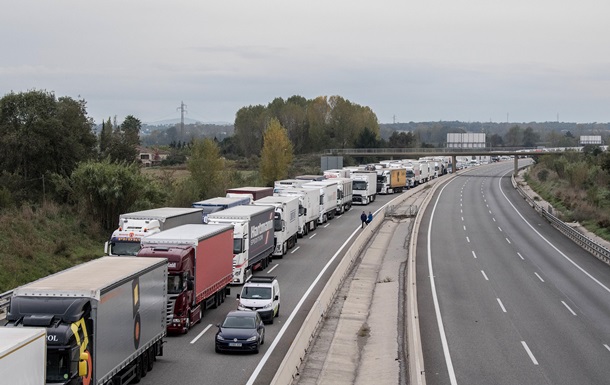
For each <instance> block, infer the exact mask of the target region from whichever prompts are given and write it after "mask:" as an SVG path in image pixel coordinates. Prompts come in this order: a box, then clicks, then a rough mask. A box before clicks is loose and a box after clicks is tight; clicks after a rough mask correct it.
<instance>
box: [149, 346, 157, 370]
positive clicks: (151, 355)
mask: <svg viewBox="0 0 610 385" xmlns="http://www.w3.org/2000/svg"><path fill="white" fill-rule="evenodd" d="M154 365H155V349H154V347H151V348H148V368H147V369H148V371H149V372H150V371H151V370H153V366H154Z"/></svg>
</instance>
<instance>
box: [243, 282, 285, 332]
mask: <svg viewBox="0 0 610 385" xmlns="http://www.w3.org/2000/svg"><path fill="white" fill-rule="evenodd" d="M237 299H238V300H239V303H238V304H237V310H254V311H256V312H258V314H259V315H260V316H261V318H262V319H263V322H265V323H270V324H272V323H273V319H274V318H275V317H277V316H279V315H280V284H279V283H278V282H277V279H276V277H275V276H273V277H254V276H253V277H251V278H250V279H249V280H248V281H247V282H246V283H244V286H243V287H242V289H241V294H238V295H237Z"/></svg>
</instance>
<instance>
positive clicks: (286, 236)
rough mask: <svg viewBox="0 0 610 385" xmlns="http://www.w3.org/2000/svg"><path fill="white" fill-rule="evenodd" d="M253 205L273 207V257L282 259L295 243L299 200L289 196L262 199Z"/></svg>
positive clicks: (297, 228)
mask: <svg viewBox="0 0 610 385" xmlns="http://www.w3.org/2000/svg"><path fill="white" fill-rule="evenodd" d="M253 204H255V205H258V206H273V208H274V209H275V217H274V220H273V226H274V234H275V235H274V236H275V248H274V249H273V256H274V257H279V258H282V257H283V256H284V255H285V254H286V252H287V251H288V250H289V249H292V248H293V247H294V245H296V243H297V233H298V230H299V198H298V197H290V196H271V197H264V198H261V199H259V200H257V201H254V202H253Z"/></svg>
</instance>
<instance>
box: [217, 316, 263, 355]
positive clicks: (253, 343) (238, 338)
mask: <svg viewBox="0 0 610 385" xmlns="http://www.w3.org/2000/svg"><path fill="white" fill-rule="evenodd" d="M217 326H218V332H217V333H216V338H215V340H216V353H220V352H234V351H248V352H254V353H258V350H259V349H260V346H261V345H262V344H264V343H265V325H264V324H263V320H262V319H261V316H260V315H259V314H258V313H257V312H255V311H243V310H234V311H232V312H229V314H227V316H226V317H225V319H224V321H222V323H221V324H218V325H217Z"/></svg>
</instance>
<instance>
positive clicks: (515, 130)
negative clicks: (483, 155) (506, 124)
mask: <svg viewBox="0 0 610 385" xmlns="http://www.w3.org/2000/svg"><path fill="white" fill-rule="evenodd" d="M504 143H506V145H507V146H509V147H517V146H521V145H522V144H523V130H522V129H521V127H519V126H517V125H515V126H512V127H511V128H510V129H509V130H508V132H507V133H506V135H505V136H504Z"/></svg>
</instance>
